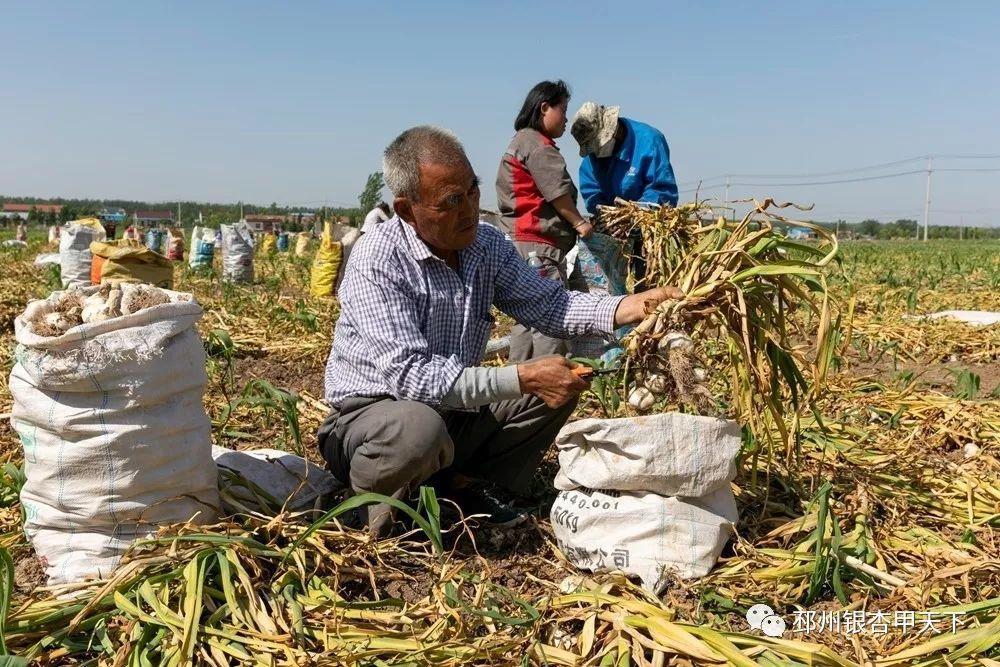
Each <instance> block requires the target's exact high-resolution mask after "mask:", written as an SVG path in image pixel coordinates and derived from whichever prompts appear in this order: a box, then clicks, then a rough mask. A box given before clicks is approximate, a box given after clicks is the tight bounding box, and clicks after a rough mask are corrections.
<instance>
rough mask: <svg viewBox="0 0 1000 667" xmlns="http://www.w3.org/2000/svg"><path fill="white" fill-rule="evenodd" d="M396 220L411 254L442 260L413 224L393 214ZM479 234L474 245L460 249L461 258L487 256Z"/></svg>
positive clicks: (419, 258) (420, 258)
mask: <svg viewBox="0 0 1000 667" xmlns="http://www.w3.org/2000/svg"><path fill="white" fill-rule="evenodd" d="M393 219H394V220H398V222H399V224H400V225H401V226H402V228H403V238H404V239H406V243H407V245H408V246H409V248H410V254H411V255H413V257H414V259H416V260H417V261H420V262H422V261H424V260H426V259H431V258H433V259H437V260H439V261H440V260H441V258H440V257H438V256H437V255H435V254H434V251H433V250H431V249H430V247H429V246H428V245H427V244H426V243H424V242H423V240H422V239H421V238H420V237H419V236H417V230H416V229H414V228H413V225H411V224H409V223H408V222H406V221H405V220H403V219H402V218H400V217H399V216H398V215H397V216H393ZM481 238H482V237H481V236H480V235H479V234H476V240H475V241H473V242H472V245H471V246H469V247H468V248H465V249H463V250H460V251H459V252H458V256H459V258H460V259H465V258H466V257H469V256H474V257H477V258H479V259H482V258H483V257H484V256H485V250H484V249H483V247H482V240H481Z"/></svg>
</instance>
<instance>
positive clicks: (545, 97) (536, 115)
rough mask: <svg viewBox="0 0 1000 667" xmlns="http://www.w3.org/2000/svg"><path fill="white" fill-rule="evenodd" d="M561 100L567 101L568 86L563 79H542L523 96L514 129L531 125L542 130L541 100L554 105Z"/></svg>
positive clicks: (521, 128)
mask: <svg viewBox="0 0 1000 667" xmlns="http://www.w3.org/2000/svg"><path fill="white" fill-rule="evenodd" d="M563 100H566V101H569V86H567V85H566V82H565V81H562V80H559V81H542V82H541V83H539V84H536V85H535V87H534V88H532V89H531V90H530V91H529V92H528V96H527V97H525V98H524V104H523V105H521V111H519V112H518V114H517V118H515V119H514V129H515V130H523V129H524V128H526V127H531V128H534V129H536V130H538V131H539V132H541V131H542V102H547V103H548V104H549V105H550V106H555V105H557V104H559V103H560V102H562V101H563Z"/></svg>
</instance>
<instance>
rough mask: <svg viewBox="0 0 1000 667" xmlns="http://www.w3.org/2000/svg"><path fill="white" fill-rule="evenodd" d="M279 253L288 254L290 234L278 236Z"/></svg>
mask: <svg viewBox="0 0 1000 667" xmlns="http://www.w3.org/2000/svg"><path fill="white" fill-rule="evenodd" d="M278 252H288V232H281V233H280V234H278Z"/></svg>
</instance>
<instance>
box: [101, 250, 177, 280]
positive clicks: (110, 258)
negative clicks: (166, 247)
mask: <svg viewBox="0 0 1000 667" xmlns="http://www.w3.org/2000/svg"><path fill="white" fill-rule="evenodd" d="M90 252H91V254H92V255H93V262H92V264H91V270H90V282H92V283H94V284H95V285H103V284H105V283H109V282H110V283H116V282H141V283H149V284H150V285H155V286H156V287H163V288H165V289H172V288H173V286H174V267H173V265H172V264H171V263H170V260H169V259H167V258H166V257H164V256H163V255H161V254H160V253H158V252H156V251H155V250H152V249H150V248H148V247H147V246H146V245H145V244H143V243H140V242H138V241H131V240H129V239H121V240H120V241H94V242H93V243H91V244H90Z"/></svg>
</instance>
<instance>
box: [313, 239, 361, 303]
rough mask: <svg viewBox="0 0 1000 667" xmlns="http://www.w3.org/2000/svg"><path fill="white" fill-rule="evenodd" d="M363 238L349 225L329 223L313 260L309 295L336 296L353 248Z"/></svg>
mask: <svg viewBox="0 0 1000 667" xmlns="http://www.w3.org/2000/svg"><path fill="white" fill-rule="evenodd" d="M359 238H361V232H360V231H359V230H358V229H356V228H354V227H350V226H348V225H341V224H337V223H334V222H327V223H326V224H325V225H324V226H323V237H322V238H321V239H320V242H319V249H318V250H317V251H316V257H315V258H314V259H313V265H312V273H311V275H310V277H309V278H310V280H309V282H310V285H309V293H310V294H312V295H313V296H315V297H325V296H334V295H335V294H336V293H337V288H338V287H339V286H340V281H341V279H342V278H343V276H344V267H345V266H347V261H348V259H349V258H350V255H351V248H352V247H353V246H354V244H355V243H356V242H357V240H358V239H359Z"/></svg>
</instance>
